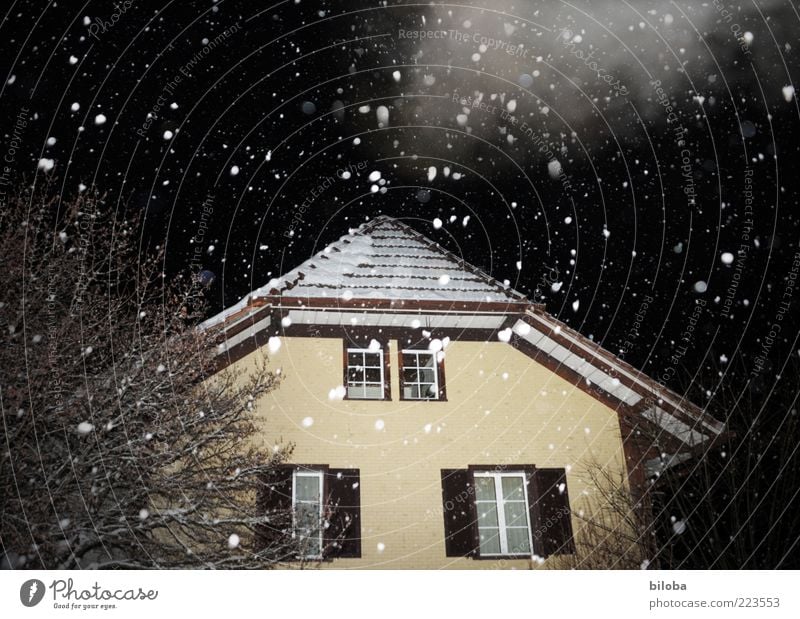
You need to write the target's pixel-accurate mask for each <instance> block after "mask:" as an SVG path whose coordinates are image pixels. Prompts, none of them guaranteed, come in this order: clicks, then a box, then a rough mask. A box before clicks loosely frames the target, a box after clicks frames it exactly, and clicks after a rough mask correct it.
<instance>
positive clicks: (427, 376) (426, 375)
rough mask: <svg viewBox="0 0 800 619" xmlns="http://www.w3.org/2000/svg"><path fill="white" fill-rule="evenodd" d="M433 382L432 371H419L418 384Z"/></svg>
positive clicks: (434, 377)
mask: <svg viewBox="0 0 800 619" xmlns="http://www.w3.org/2000/svg"><path fill="white" fill-rule="evenodd" d="M435 381H436V375H435V374H434V373H433V370H430V369H427V368H423V369H421V370H420V371H419V382H421V383H433V382H435Z"/></svg>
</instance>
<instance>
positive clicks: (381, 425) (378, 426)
mask: <svg viewBox="0 0 800 619" xmlns="http://www.w3.org/2000/svg"><path fill="white" fill-rule="evenodd" d="M385 425H386V424H384V422H383V419H378V420H377V421H376V422H375V429H376V430H378V431H379V432H380V431H381V430H383V428H384V427H385Z"/></svg>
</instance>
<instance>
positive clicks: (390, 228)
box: [202, 217, 724, 472]
mask: <svg viewBox="0 0 800 619" xmlns="http://www.w3.org/2000/svg"><path fill="white" fill-rule="evenodd" d="M443 275H445V276H446V277H442V276H443ZM202 328H204V329H214V330H215V331H216V333H217V341H218V345H219V352H220V359H221V362H222V363H223V365H224V364H226V363H230V362H233V361H235V360H237V359H239V358H241V357H242V356H244V355H246V354H249V352H251V351H252V350H255V348H257V347H259V346H264V345H265V344H267V343H268V341H269V338H274V337H278V338H279V337H282V336H291V337H333V338H339V339H341V338H349V337H353V338H356V339H361V338H367V340H366V341H369V337H370V334H373V335H374V334H375V333H376V332H377V331H379V332H380V333H381V335H382V336H383V337H392V338H394V339H398V340H408V339H412V340H414V341H418V342H422V343H423V345H425V340H428V341H430V340H432V339H435V338H439V339H443V338H449V339H450V340H467V341H487V342H492V341H494V342H499V343H501V344H503V345H507V346H513V347H514V348H516V349H517V350H519V351H520V352H523V353H524V354H525V355H527V356H528V357H530V358H531V359H532V360H533V361H535V362H538V363H541V364H543V365H545V366H547V367H548V368H549V369H550V370H551V371H552V372H554V373H556V374H558V375H559V376H561V377H562V378H565V379H566V380H568V381H569V382H570V383H571V384H573V385H574V386H575V387H578V388H580V389H582V390H583V391H585V392H586V393H589V394H590V395H592V396H593V397H594V398H596V399H597V400H600V401H601V402H603V403H604V404H605V405H606V406H608V407H609V408H611V409H612V410H614V411H615V412H616V413H617V415H618V416H619V418H620V425H621V426H624V427H625V428H626V434H630V435H631V437H633V436H634V433H635V432H636V430H637V429H638V428H648V429H651V430H653V429H654V430H655V431H656V433H657V434H658V436H659V444H660V445H661V447H662V448H666V450H667V453H668V454H671V455H669V456H668V458H667V460H668V462H673V463H674V462H676V461H677V460H675V459H674V458H673V456H674V455H676V454H688V453H691V452H693V451H695V450H696V449H698V448H702V447H704V446H707V445H709V444H710V443H711V442H713V441H715V440H717V439H718V438H719V437H721V436H723V435H724V425H723V424H721V423H720V422H718V421H717V420H715V419H713V418H712V417H711V416H709V415H707V414H705V413H704V411H703V410H701V409H700V408H698V407H697V406H695V405H694V404H693V403H691V402H689V401H688V400H686V399H685V398H684V397H682V396H680V395H679V394H676V393H674V392H673V391H671V390H669V389H668V388H666V387H665V386H664V385H662V384H660V383H658V382H657V381H655V380H653V379H652V378H650V377H648V376H647V375H646V374H644V373H643V372H641V371H639V370H637V369H636V368H634V367H632V366H630V365H629V364H627V363H625V362H624V361H622V360H620V359H619V358H617V357H616V356H614V355H613V354H612V353H610V352H608V351H606V350H604V349H603V348H601V347H600V346H598V345H597V344H596V343H594V342H592V341H591V340H589V339H588V338H586V337H584V336H582V335H581V334H580V333H578V332H577V331H575V330H573V329H571V328H570V327H568V326H567V325H566V324H564V323H562V322H561V321H559V320H557V319H556V318H554V317H553V316H551V315H550V314H548V313H547V312H546V311H545V310H544V308H543V307H542V306H539V305H536V304H533V303H530V302H529V301H528V300H527V299H525V297H524V296H523V295H521V294H520V293H519V292H517V291H515V290H513V289H511V288H509V287H507V286H505V285H503V284H501V283H499V282H497V281H496V280H494V279H493V278H492V277H491V276H489V275H488V274H486V273H483V272H482V271H480V270H479V269H476V268H474V267H472V266H470V265H468V264H467V263H465V262H464V261H463V260H460V259H458V258H456V257H455V256H453V255H452V254H450V253H449V252H447V251H446V250H444V249H443V248H441V247H440V246H439V245H437V244H436V243H434V242H433V241H430V240H429V239H427V238H425V237H424V236H422V235H420V234H419V233H417V232H415V231H413V230H412V229H411V228H409V227H408V226H406V225H405V224H402V223H400V222H397V221H396V220H393V219H390V218H387V217H380V218H377V219H375V220H373V221H372V222H370V223H369V224H366V225H364V226H362V227H361V228H359V229H357V230H353V231H351V232H350V233H349V234H348V235H345V236H344V237H342V238H341V239H339V241H337V242H335V243H333V244H331V245H330V246H328V247H327V248H325V250H323V251H321V252H319V253H317V254H316V255H315V256H314V257H312V258H311V259H309V260H307V261H306V262H304V263H303V264H302V265H300V266H299V267H297V268H296V269H293V270H292V271H290V272H289V273H287V274H285V275H283V276H282V277H279V278H276V279H273V280H271V281H270V282H268V283H267V285H265V286H263V287H262V288H260V289H258V290H256V291H254V292H253V293H251V294H250V295H248V297H245V299H243V300H242V301H241V302H240V303H238V304H237V305H235V306H233V307H231V308H229V309H227V310H225V311H224V312H222V313H221V314H219V315H217V316H215V317H213V318H211V319H209V320H208V321H206V322H205V323H203V325H202ZM662 438H663V439H664V440H663V441H662V440H660V439H662ZM645 451H649V447H648V448H647V449H645ZM660 456H661V453H658V452H657V453H637V454H636V456H635V457H636V458H637V459H638V460H640V461H642V460H644V459H647V460H648V462H647V464H646V466H647V467H648V469H649V470H650V472H655V471H657V469H658V467H659V466H663V463H662V462H661V458H660ZM678 459H680V458H678ZM639 464H641V465H643V466H644V464H643V463H642V462H639Z"/></svg>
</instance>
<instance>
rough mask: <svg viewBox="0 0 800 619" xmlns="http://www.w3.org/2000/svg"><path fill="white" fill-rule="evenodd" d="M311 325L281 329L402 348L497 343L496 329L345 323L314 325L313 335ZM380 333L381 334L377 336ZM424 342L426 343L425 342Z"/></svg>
mask: <svg viewBox="0 0 800 619" xmlns="http://www.w3.org/2000/svg"><path fill="white" fill-rule="evenodd" d="M308 326H309V325H291V326H290V327H286V328H285V329H282V333H283V335H284V336H286V337H320V338H335V339H342V338H344V339H348V338H349V339H365V340H367V341H368V338H369V339H376V340H379V341H380V338H386V339H390V340H397V343H398V345H399V346H402V347H403V348H414V347H415V346H417V347H418V346H424V348H427V346H428V343H429V341H430V339H433V338H439V339H444V338H445V337H449V338H450V340H451V341H454V342H496V341H499V340H498V339H497V329H477V328H476V329H471V328H470V329H458V328H453V327H446V328H437V329H430V330H428V329H425V330H426V331H430V333H431V337H430V338H427V337H425V336H423V335H422V331H423V329H422V327H420V328H418V329H414V328H412V327H380V326H376V327H367V326H360V325H359V326H343V325H315V326H314V331H313V334H312V333H309V332H308V331H307V330H306V328H307V327H308ZM376 335H377V336H379V337H376ZM423 342H424V345H423Z"/></svg>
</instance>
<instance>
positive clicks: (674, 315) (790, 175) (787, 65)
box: [0, 0, 800, 405]
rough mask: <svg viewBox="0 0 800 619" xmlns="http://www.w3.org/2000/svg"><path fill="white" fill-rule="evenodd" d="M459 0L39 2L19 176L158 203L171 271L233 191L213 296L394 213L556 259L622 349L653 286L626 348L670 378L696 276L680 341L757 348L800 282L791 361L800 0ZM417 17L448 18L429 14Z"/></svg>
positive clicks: (784, 351)
mask: <svg viewBox="0 0 800 619" xmlns="http://www.w3.org/2000/svg"><path fill="white" fill-rule="evenodd" d="M460 4H461V6H450V5H442V4H436V3H434V4H431V5H422V4H418V3H411V2H395V1H388V2H384V3H378V2H364V1H360V0H348V1H347V2H310V1H308V0H302V1H298V2H295V1H294V0H290V1H286V2H276V3H274V4H270V3H257V2H244V1H233V0H221V1H218V2H211V1H210V0H206V1H203V2H171V3H170V2H136V1H133V2H128V3H119V4H118V5H116V7H117V8H115V7H114V6H113V5H112V4H111V3H106V2H96V1H92V2H88V3H87V4H86V5H85V6H83V7H80V8H79V7H78V4H77V3H69V2H61V3H55V4H52V5H50V6H48V3H46V2H42V1H39V2H36V1H27V2H16V3H14V5H13V7H11V8H9V9H8V12H7V14H6V15H5V16H4V22H3V24H2V36H0V46H2V50H0V51H1V52H2V53H1V54H0V57H2V59H3V60H2V62H3V65H4V71H3V74H4V76H5V77H4V86H3V90H2V94H1V95H0V101H1V102H2V106H3V111H4V114H3V116H2V121H3V128H2V133H3V135H4V142H5V144H6V145H7V146H6V147H5V150H8V148H9V146H8V145H9V144H12V143H14V144H16V143H17V141H18V142H19V146H18V148H16V149H15V153H14V157H13V163H12V164H11V165H10V175H11V176H13V177H22V176H24V177H25V178H27V179H28V180H31V179H34V178H35V180H36V182H37V183H40V182H43V181H44V178H45V177H47V176H49V177H52V178H53V179H55V181H56V183H57V186H58V187H60V188H62V189H61V191H62V194H63V196H64V197H65V198H68V197H71V196H74V195H76V194H77V192H78V191H79V186H80V185H81V184H83V185H86V186H92V185H95V186H96V187H97V188H98V189H99V190H100V191H102V192H105V193H106V194H107V204H108V208H109V209H118V210H119V211H120V212H122V211H124V210H125V209H127V210H128V211H140V212H143V213H144V217H145V225H144V227H143V230H142V238H143V240H144V241H145V242H146V243H151V244H152V243H166V244H167V256H168V268H169V270H170V271H171V272H175V271H177V270H178V269H180V268H183V267H185V266H186V265H187V264H188V263H189V262H190V261H191V257H192V255H193V252H194V249H193V247H194V246H193V239H195V240H196V237H197V236H198V234H199V230H200V224H201V220H202V217H203V212H204V210H203V202H204V201H207V200H208V196H209V195H213V199H212V200H211V201H210V202H209V201H207V202H206V204H207V206H208V205H209V204H210V205H211V208H210V209H206V212H207V213H208V212H209V211H210V215H206V217H207V218H208V219H207V224H208V232H207V233H205V235H204V238H202V249H203V251H202V266H203V268H204V269H207V270H209V271H211V272H213V273H214V274H215V276H216V277H215V280H214V282H213V284H211V285H210V286H209V297H210V299H211V302H212V306H213V309H214V310H218V309H221V308H222V307H223V306H224V305H229V304H231V303H233V302H235V301H236V300H238V299H239V298H240V297H241V296H243V295H244V294H246V293H247V292H248V291H249V290H251V289H252V288H253V287H257V286H259V285H261V284H263V283H265V282H266V281H267V280H269V279H270V277H272V276H275V275H277V274H279V273H281V272H283V271H286V270H289V269H290V268H293V267H294V266H296V265H297V264H299V263H300V262H301V261H302V260H304V259H306V258H307V257H308V256H309V255H310V254H311V253H313V252H314V251H317V250H319V249H320V248H321V247H322V246H324V245H325V244H326V243H328V242H330V241H332V240H334V239H336V238H338V237H339V236H340V235H342V234H344V233H346V232H347V229H348V227H351V226H356V225H358V224H360V223H362V222H364V221H367V220H368V219H369V218H371V217H373V216H375V215H377V214H387V215H391V216H395V217H401V218H404V219H405V220H406V221H408V222H409V223H410V224H411V225H413V226H414V227H416V228H417V229H418V230H420V231H421V232H423V233H424V234H426V235H428V236H430V237H431V238H434V239H435V240H437V241H440V242H441V243H442V244H444V245H445V246H447V247H448V248H450V249H452V250H453V251H455V252H456V253H458V254H460V255H462V256H463V257H464V258H465V259H466V260H467V261H469V262H471V263H473V264H476V265H478V266H480V267H482V268H484V269H485V270H487V271H489V272H491V273H492V274H493V275H494V276H495V277H497V278H498V279H508V280H510V282H511V284H512V285H513V286H515V287H516V288H518V289H519V290H521V291H522V292H524V293H526V294H529V295H531V296H532V295H533V294H534V290H535V289H536V287H537V282H539V281H540V280H541V279H542V277H543V276H544V275H546V274H548V273H551V272H552V271H550V270H549V269H554V268H557V269H558V273H559V276H558V281H559V282H561V284H562V285H561V287H560V289H559V290H558V291H557V292H556V291H553V290H551V289H549V287H546V288H545V289H544V293H545V297H546V298H545V299H544V300H545V302H546V303H547V306H548V309H549V310H550V311H551V312H552V313H553V314H555V315H556V316H558V317H559V318H561V319H562V320H564V321H566V322H568V323H569V324H570V325H572V326H573V327H575V328H577V329H579V330H580V331H581V332H582V333H584V334H586V335H589V336H591V337H593V338H594V339H595V340H596V341H598V342H601V343H602V344H603V345H604V346H605V347H606V348H608V349H610V350H612V351H613V352H615V353H619V352H620V349H621V347H622V346H623V342H624V340H625V337H626V334H627V333H628V332H629V330H630V329H631V327H632V325H633V324H634V318H633V314H634V313H635V311H636V310H637V309H638V308H639V307H640V305H641V302H642V299H644V297H645V296H647V295H649V296H651V297H652V298H653V299H654V301H653V303H651V304H650V307H649V309H648V310H647V312H646V314H645V316H644V320H643V324H642V328H641V333H640V335H639V336H638V337H637V338H635V341H634V342H633V343H632V346H630V347H629V348H630V349H629V350H627V351H626V352H625V354H624V357H625V359H626V360H628V361H630V362H631V363H633V364H634V365H636V366H638V367H644V368H645V369H647V371H649V372H650V373H651V374H652V375H658V373H659V372H660V371H661V369H662V368H663V366H664V364H665V363H666V360H667V359H669V358H670V356H671V355H674V354H676V352H677V351H678V350H679V348H680V342H679V340H680V338H681V335H682V334H683V333H684V331H685V327H686V323H687V321H688V320H689V318H690V317H691V316H692V314H693V312H694V310H695V308H696V307H697V305H696V301H697V300H701V301H703V302H705V306H702V307H701V309H700V310H699V320H698V321H697V330H696V332H695V336H694V338H693V340H692V341H691V344H690V345H689V346H688V348H687V350H686V351H685V353H684V355H683V356H682V365H683V366H684V367H685V368H686V369H687V370H688V371H689V372H690V373H692V374H693V373H694V372H695V371H696V370H698V369H699V368H701V366H706V367H711V366H719V368H720V369H721V370H722V371H723V372H724V371H725V370H726V368H728V367H733V366H734V365H735V366H737V367H740V366H741V367H744V368H745V373H746V372H748V371H749V370H751V369H753V368H754V367H757V366H756V365H755V364H756V363H757V361H756V358H757V357H758V355H759V354H761V353H762V352H763V350H762V344H764V343H765V338H766V337H767V336H768V335H769V332H770V330H771V325H773V324H775V323H776V320H777V318H776V316H777V315H778V312H779V311H780V305H779V303H780V301H781V300H782V299H783V300H786V301H788V303H789V305H788V311H786V314H785V315H786V317H785V319H784V320H783V321H782V322H781V324H782V330H781V332H780V334H779V336H778V338H777V339H776V341H775V342H774V344H772V345H771V347H770V348H769V351H768V355H767V360H766V362H765V363H764V364H763V369H762V370H761V371H760V372H758V373H757V374H758V376H756V377H755V379H756V380H759V381H770V380H772V379H773V378H774V375H775V374H776V373H777V372H778V370H779V368H781V367H782V366H783V364H784V363H785V361H786V360H787V358H789V357H790V356H796V355H797V354H798V353H799V352H800V351H798V343H797V314H798V312H797V307H798V296H800V293H794V294H790V295H789V296H787V297H784V296H783V295H784V293H785V292H786V283H787V281H788V278H789V277H791V276H792V273H793V272H792V264H793V261H794V260H795V256H797V255H798V254H797V252H798V251H799V250H800V246H799V245H798V221H799V220H800V218H798V215H797V209H798V203H797V183H796V174H797V172H796V169H797V163H798V137H800V136H799V135H798V124H797V119H798V102H797V99H796V98H795V97H794V96H793V91H792V89H791V84H793V83H794V82H795V80H796V79H797V77H798V62H797V54H798V53H800V40H799V39H798V35H797V33H798V32H800V17H799V16H798V14H797V12H796V10H795V9H793V8H792V6H791V5H790V3H788V2H779V1H775V2H761V3H759V5H758V6H756V5H753V4H751V3H747V2H745V3H741V6H740V7H733V6H731V7H727V6H726V5H725V4H723V3H721V2H718V3H712V2H707V3H696V2H693V3H684V2H682V3H679V4H678V5H677V6H676V5H672V4H670V5H667V4H665V3H663V2H639V1H634V2H631V3H628V4H625V3H621V2H616V1H614V2H612V1H610V0H609V1H606V2H579V3H577V4H573V5H572V7H568V6H566V5H562V4H561V3H558V2H548V3H541V2H530V3H529V2H518V3H516V4H514V3H511V2H491V3H488V2H465V3H460ZM468 5H472V6H474V8H470V6H468ZM481 7H485V8H481ZM720 7H722V8H720ZM729 11H730V12H729ZM759 11H760V12H759ZM115 13H116V14H117V15H116V16H114V14H115ZM100 24H103V25H102V26H101V25H100ZM734 26H736V27H735V28H734ZM419 30H424V31H435V30H440V31H445V32H446V35H445V36H444V37H443V38H438V39H435V38H434V39H430V40H427V39H426V40H420V39H413V38H409V35H407V34H406V33H407V32H409V31H419ZM401 31H402V32H401ZM565 31H567V32H565ZM737 35H738V38H737ZM490 39H491V40H490ZM482 42H483V43H484V45H485V46H486V47H485V48H481V43H482ZM592 63H595V64H592ZM601 74H602V75H607V76H611V77H612V78H613V79H611V78H609V79H608V80H606V81H604V80H603V79H601ZM176 78H180V81H178V80H176ZM656 80H660V82H661V86H660V88H661V89H662V90H661V91H659V90H658V88H657V87H656V86H657V85H654V82H655V81H656ZM608 82H612V84H609V83H608ZM614 84H616V85H614ZM660 93H661V94H660ZM461 97H470V100H466V99H465V100H464V101H463V102H462V101H459V99H460V98H461ZM454 99H455V100H454ZM660 99H663V101H660ZM476 100H479V101H480V102H482V103H483V104H484V108H483V109H481V108H480V107H471V102H473V101H476ZM462 103H463V104H462ZM664 103H666V104H668V105H670V106H671V109H672V110H673V111H674V115H673V116H672V118H671V119H670V120H671V122H670V123H669V124H668V123H667V116H668V111H667V110H666V109H665V107H664ZM380 106H385V108H386V110H387V111H388V122H383V123H382V122H380V121H381V119H380V111H379V108H380ZM465 107H466V108H467V109H466V110H465V109H464V108H465ZM156 108H158V109H157V111H156V113H155V118H152V119H150V120H149V121H148V114H153V111H154V110H156ZM25 109H27V110H28V112H27V114H28V116H27V118H28V122H27V126H25V127H23V128H20V127H19V123H17V119H18V118H19V117H20V114H21V113H24V110H25ZM99 115H103V116H104V117H105V119H106V120H105V122H104V123H99V124H98V121H99V120H100V119H101V118H102V117H101V116H99ZM523 123H525V125H523ZM526 127H528V128H529V130H527V131H526ZM15 129H16V132H17V133H16V136H15ZM679 130H682V132H681V133H680V135H679ZM681 136H682V138H683V141H684V143H682V144H679V143H678V140H679V139H681ZM48 138H54V140H55V141H54V142H53V139H50V141H49V142H48ZM553 159H555V160H556V161H557V163H555V162H553ZM40 160H44V162H43V163H42V166H43V167H42V166H40V167H39V169H38V170H37V162H39V161H40ZM50 160H52V161H50ZM548 164H550V165H549V166H548ZM51 165H52V167H50V166H51ZM348 166H353V168H354V170H355V171H354V172H353V173H352V174H351V176H350V178H347V179H343V178H338V177H337V170H342V169H346V168H347V167H348ZM559 166H560V169H561V170H562V171H563V174H564V175H563V176H562V177H561V178H553V175H551V174H550V172H553V171H555V172H556V173H557V172H558V170H559ZM432 168H435V172H436V174H435V177H434V176H433V170H432ZM234 170H238V173H237V174H233V173H232V172H233V171H234ZM374 171H378V172H380V174H381V181H376V182H373V181H371V180H370V179H369V175H370V173H372V172H374ZM326 177H332V178H333V179H334V180H333V181H332V182H330V183H329V185H330V186H329V187H327V188H325V189H324V191H323V192H322V193H321V195H319V196H318V197H314V196H313V194H312V189H314V188H315V187H316V186H318V185H320V184H321V183H322V182H323V180H324V179H325V178H326ZM384 181H385V182H384ZM381 183H384V184H381ZM373 185H374V187H373ZM687 191H689V192H690V193H692V192H693V193H694V196H691V195H687ZM750 192H752V200H751V201H749V202H748V199H747V197H748V196H749V195H750ZM692 197H693V198H694V200H693V201H692V200H691V199H690V198H692ZM304 202H306V205H307V207H306V209H305V211H304V212H303V213H302V214H301V212H300V210H299V209H300V207H301V205H302V204H303V203H304ZM751 205H752V224H751V223H749V222H748V219H749V215H748V212H749V208H750V206H751ZM467 217H468V218H469V219H466V218H467ZM435 218H439V219H441V220H442V221H443V222H444V223H443V225H442V226H441V227H435V226H434V225H433V220H434V219H435ZM751 227H752V229H751ZM289 230H293V232H294V234H293V236H292V237H291V239H289V238H288V237H287V236H286V235H287V234H288V233H289ZM211 246H213V249H212V248H211ZM742 246H746V251H745V253H743V254H740V255H739V256H737V252H738V251H739V250H740V249H741V247H742ZM726 254H732V256H731V255H726ZM737 257H738V258H739V266H738V267H737V261H736V258H737ZM731 258H733V262H730V259H731ZM518 262H520V263H521V269H518V268H517V263H518ZM794 273H795V274H796V271H795V272H794ZM726 298H732V305H730V308H729V309H730V311H729V312H726V311H725V307H724V302H725V299H726ZM759 367H761V366H759ZM744 375H745V374H742V376H744ZM791 378H792V381H793V383H792V384H796V377H791ZM740 379H741V376H740V378H737V379H736V380H740ZM671 386H673V387H674V386H676V385H674V384H671ZM716 389H717V385H716V383H714V382H711V383H707V382H703V383H702V384H701V383H699V382H698V383H696V384H695V385H694V387H693V389H692V392H691V396H692V398H693V399H694V400H695V401H697V402H698V403H699V404H701V405H702V404H705V403H706V402H707V398H706V396H705V395H704V393H703V392H705V391H708V392H709V393H714V392H715V391H716Z"/></svg>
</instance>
